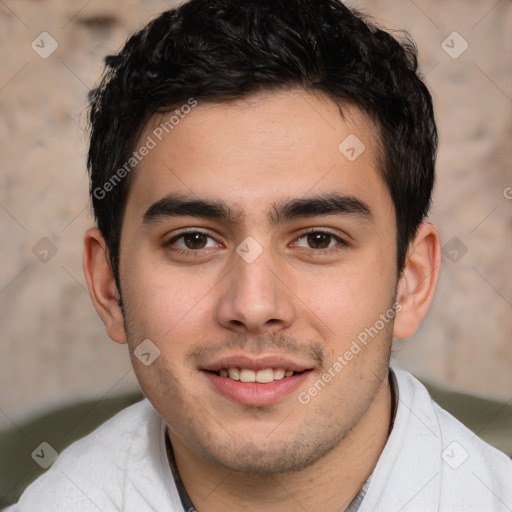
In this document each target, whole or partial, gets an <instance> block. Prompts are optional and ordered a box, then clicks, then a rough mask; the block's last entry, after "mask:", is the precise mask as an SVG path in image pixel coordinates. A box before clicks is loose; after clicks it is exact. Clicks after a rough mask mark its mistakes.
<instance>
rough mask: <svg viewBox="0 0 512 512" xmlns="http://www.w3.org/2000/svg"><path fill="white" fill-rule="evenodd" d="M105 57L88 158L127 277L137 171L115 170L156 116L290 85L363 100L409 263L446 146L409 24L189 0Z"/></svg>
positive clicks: (115, 265) (101, 211)
mask: <svg viewBox="0 0 512 512" xmlns="http://www.w3.org/2000/svg"><path fill="white" fill-rule="evenodd" d="M105 61H106V66H105V73H104V75H103V78H102V81H101V83H100V84H99V86H98V87H97V88H95V89H94V90H92V91H91V92H90V93H89V101H90V111H89V121H90V132H91V133H90V147H89V154H88V160H87V163H88V169H89V174H90V182H91V184H90V193H91V198H92V204H93V209H94V214H95V218H96V221H97V224H98V228H99V229H100V231H101V233H102V235H103V236H104V238H105V240H106V244H107V247H108V250H109V257H110V262H111V266H112V270H113V273H114V276H115V278H116V282H117V284H118V286H119V247H120V235H121V228H122V222H123V216H124V209H125V203H126V198H127V192H128V190H129V187H130V182H131V179H130V178H131V174H130V175H128V174H127V173H126V172H125V173H122V176H123V177H124V176H125V175H126V177H124V179H122V180H121V179H119V180H117V181H116V182H115V183H112V178H113V177H115V174H116V172H118V171H119V170H120V169H121V168H122V167H123V165H125V167H126V162H127V161H128V160H129V159H130V155H131V154H132V152H133V151H134V147H135V144H136V143H137V140H138V138H139V137H140V134H141V132H142V131H143V129H144V128H145V126H146V125H147V123H148V121H149V119H150V118H151V117H152V116H153V115H154V114H156V113H161V112H170V111H172V110H173V109H175V108H177V107H179V106H181V105H183V104H187V102H190V100H191V98H193V99H194V101H199V102H201V101H202V102H226V101H230V100H235V99H239V98H242V97H246V96H248V95H251V94H254V93H258V92H265V91H269V92H270V91H278V90H286V89H291V88H302V89H303V90H305V91H308V92H314V93H321V94H325V95H327V96H328V97H330V98H331V99H333V100H334V101H336V102H337V103H338V104H339V105H340V106H341V107H342V106H343V104H346V105H349V104H350V105H355V106H357V107H358V108H359V109H361V110H362V111H363V112H364V113H366V114H367V115H368V116H369V118H370V119H371V120H372V121H373V122H374V123H375V125H376V126H377V128H378V131H379V134H380V141H379V142H380V149H381V151H380V153H381V157H380V163H381V165H380V168H379V172H380V174H381V176H382V178H383V179H384V181H385V183H386V185H387V188H388V190H389V192H390V195H391V197H392V200H393V202H394V206H395V211H396V223H397V246H396V253H397V266H398V272H399V273H400V271H401V270H402V267H403V264H404V262H405V257H406V254H407V248H408V245H409V243H410V241H411V240H412V239H413V238H414V236H415V234H416V231H417V229H418V226H419V224H420V223H421V222H422V220H423V219H424V218H425V216H426V215H427V213H428V211H429V208H430V203H431V194H432V188H433V185H434V166H435V155H436V149H437V129H436V125H435V121H434V114H433V108H432V98H431V96H430V93H429V92H428V90H427V88H426V86H425V84H424V83H423V81H422V79H421V77H420V76H419V73H418V64H417V50H416V47H415V45H414V42H413V41H412V40H411V38H410V37H409V36H408V35H407V34H404V35H403V36H402V37H401V41H400V42H399V41H398V40H397V39H395V37H393V36H392V35H391V34H390V33H388V32H386V31H384V30H381V29H380V28H378V27H377V26H376V25H375V24H374V23H373V22H372V21H370V20H369V19H368V18H367V17H365V16H363V15H362V14H360V13H358V12H357V11H355V10H353V9H349V8H348V7H347V6H345V5H344V4H343V3H341V1H338V0H243V1H240V0H190V1H189V2H187V3H185V4H183V5H181V6H180V7H178V8H176V9H171V10H169V11H166V12H164V13H163V14H161V15H160V16H159V17H158V18H156V19H155V20H153V21H152V22H150V23H149V24H148V25H147V26H146V27H145V28H143V29H142V30H140V31H139V32H137V33H136V34H134V35H133V36H132V37H131V38H130V39H129V40H128V41H127V43H126V44H125V46H124V48H123V49H122V50H121V51H120V52H119V53H117V54H116V55H110V56H108V57H107V58H106V59H105ZM340 142H341V141H340ZM119 176H120V174H119V172H118V175H117V177H118V178H119ZM109 180H110V183H111V186H109V187H108V193H105V191H106V190H107V187H105V184H106V183H107V182H109ZM112 185H113V186H112ZM98 191H100V192H98Z"/></svg>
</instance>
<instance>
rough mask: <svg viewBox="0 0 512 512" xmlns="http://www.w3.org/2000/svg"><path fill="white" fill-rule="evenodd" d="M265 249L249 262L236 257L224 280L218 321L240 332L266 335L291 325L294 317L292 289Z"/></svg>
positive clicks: (218, 309)
mask: <svg viewBox="0 0 512 512" xmlns="http://www.w3.org/2000/svg"><path fill="white" fill-rule="evenodd" d="M280 274H281V276H282V272H279V270H278V269H277V267H276V265H275V263H274V262H273V261H272V258H270V257H266V256H265V252H264V253H263V254H261V255H260V256H259V257H258V258H257V259H256V260H255V261H253V262H252V263H248V262H246V261H244V260H243V259H242V258H241V257H239V256H238V255H235V256H234V263H233V268H232V270H231V271H230V272H229V274H228V275H227V276H226V279H224V280H223V283H222V290H221V293H220V295H219V298H218V301H217V306H216V310H215V314H216V316H217V321H218V323H219V324H220V325H221V326H222V327H224V328H226V329H229V330H231V331H233V332H236V333H238V334H253V335H258V334H265V333H268V332H275V331H278V330H282V329H286V328H287V327H289V326H290V325H291V324H292V323H293V320H294V317H295V307H294V301H293V292H292V291H291V290H290V289H289V288H288V286H287V285H286V283H285V282H284V280H283V278H282V277H281V276H280Z"/></svg>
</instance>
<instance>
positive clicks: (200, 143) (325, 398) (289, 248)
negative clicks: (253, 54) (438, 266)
mask: <svg viewBox="0 0 512 512" xmlns="http://www.w3.org/2000/svg"><path fill="white" fill-rule="evenodd" d="M342 112H343V113H342V114H341V113H340V109H339V108H338V106H337V104H335V103H334V102H332V101H331V100H329V99H327V98H325V97H318V96H314V95H310V94H307V93H305V92H293V91H289V92H280V93H268V94H266V95H258V96H254V97H251V98H248V99H244V100H241V101H236V102H232V103H227V104H215V105H213V104H211V105H207V104H204V105H203V104H200V105H198V106H197V107H195V108H194V109H193V110H192V112H190V113H189V114H188V115H187V116H186V117H185V118H183V119H181V120H180V122H179V124H177V125H175V126H174V128H173V130H172V132H170V133H169V135H167V136H166V137H162V140H161V141H159V140H158V138H156V137H155V136H154V133H155V132H154V130H155V129H156V128H158V126H159V125H160V123H161V122H162V121H163V120H165V119H167V118H168V116H163V117H161V118H160V117H155V118H154V119H153V120H152V122H151V123H150V125H149V126H148V127H147V128H146V132H145V133H144V134H142V136H141V139H140V141H142V142H144V141H146V140H147V137H148V136H150V137H152V138H153V139H154V140H155V142H156V146H155V147H154V148H152V149H151V150H150V151H149V153H148V154H147V156H145V157H144V159H143V160H142V161H141V162H140V164H139V166H138V168H137V170H136V171H135V173H134V175H133V181H132V184H131V189H130V193H129V196H128V199H127V204H126V211H125V217H124V221H123V230H122V236H121V250H120V283H121V291H122V296H123V303H124V311H125V329H126V336H127V339H128V343H129V346H130V353H131V354H132V362H133V366H134V369H135V372H136V374H137V377H138V379H139V381H140V384H141V387H142V389H143V391H144V393H145V395H146V396H147V398H148V399H149V400H150V401H151V402H152V404H153V405H154V407H155V408H156V409H157V410H158V412H159V413H160V414H161V415H162V417H163V418H164V419H165V421H166V422H167V424H168V426H169V432H170V435H171V439H172V440H173V443H177V444H179V445H180V446H182V447H183V449H185V450H188V451H189V452H190V453H191V454H193V455H194V456H197V457H200V458H202V459H204V460H206V461H208V462H209V463H212V464H216V465H219V466H222V467H224V468H228V469H231V470H235V471H239V472H245V473H266V474H269V473H279V472H286V471H295V470H298V469H301V468H304V467H306V466H308V465H309V464H311V463H313V462H314V461H316V460H317V459H318V458H320V457H321V456H322V455H324V454H325V453H327V452H328V451H329V450H331V449H332V448H333V447H335V446H336V445H337V444H338V443H339V442H340V441H341V440H342V439H343V438H344V437H345V436H346V434H347V433H348V432H349V431H350V430H351V429H352V428H353V427H354V426H355V425H357V424H358V422H359V420H360V419H361V418H362V417H363V416H364V414H365V413H366V411H367V410H368V409H369V408H370V406H371V405H372V403H373V402H374V400H375V397H376V396H377V393H378V389H379V387H380V386H381V382H382V381H383V379H385V377H386V375H387V372H388V364H389V352H390V346H391V338H392V324H393V320H392V314H390V308H391V307H392V305H393V302H394V297H395V291H396V285H397V282H396V256H395V245H396V233H395V230H396V223H395V213H394V208H393V203H392V200H391V198H390V195H389V193H388V191H387V189H386V186H385V184H384V182H383V180H382V178H381V177H380V176H379V173H378V168H377V166H378V157H377V155H378V151H379V149H378V143H377V140H378V136H377V131H376V129H375V127H374V126H373V125H372V123H371V122H370V121H369V120H368V119H367V118H366V117H365V116H364V115H362V114H361V113H360V112H359V111H358V110H357V109H355V108H349V107H343V108H342ZM157 133H159V132H157ZM354 135H355V136H357V138H358V139H359V141H360V142H357V139H355V138H354ZM348 136H350V137H351V138H349V139H348V143H347V142H346V143H344V144H342V145H341V146H340V143H341V142H342V141H344V140H345V139H346V138H347V137H348ZM354 141H355V142H354ZM142 142H141V143H142ZM361 142H362V143H363V144H364V146H365V148H364V151H363V152H362V153H361V154H359V156H357V155H358V153H359V152H360V150H361V149H362V148H363V146H362V145H361ZM340 147H341V150H340ZM351 148H353V149H354V151H352V150H351ZM354 156H357V158H354ZM348 157H349V158H348ZM384 319H385V321H384ZM369 332H371V335H368V333H369ZM362 333H366V343H363V342H362V341H361V340H362V339H364V334H362ZM358 337H359V338H358ZM146 339H149V340H151V344H150V345H146V347H150V349H149V350H148V352H149V353H150V354H152V355H157V354H158V353H159V355H158V357H156V359H154V361H152V362H151V364H148V365H147V366H146V365H145V364H142V363H141V361H139V359H138V358H137V357H135V356H134V355H133V353H134V351H135V350H136V349H137V347H138V346H139V344H140V343H141V342H142V341H143V340H146ZM354 342H356V344H357V346H358V347H359V350H358V349H357V348H355V345H354ZM146 343H148V342H146ZM348 353H351V354H352V357H350V355H349V354H348ZM146 357H147V356H146ZM150 358H151V359H152V357H150ZM329 375H330V378H329ZM326 376H327V377H326ZM319 380H320V381H321V382H320V384H319ZM315 390H316V391H315Z"/></svg>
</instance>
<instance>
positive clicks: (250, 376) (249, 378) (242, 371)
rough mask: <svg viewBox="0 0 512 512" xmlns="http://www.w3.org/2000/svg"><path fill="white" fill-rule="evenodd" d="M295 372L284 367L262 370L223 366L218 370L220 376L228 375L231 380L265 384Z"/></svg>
mask: <svg viewBox="0 0 512 512" xmlns="http://www.w3.org/2000/svg"><path fill="white" fill-rule="evenodd" d="M294 373H295V372H294V371H293V370H286V371H285V369H284V368H265V369H263V370H258V371H254V370H249V369H248V368H228V369H225V368H223V369H222V370H219V375H220V376H221V377H228V378H230V379H231V380H239V381H241V382H259V383H260V384H267V383H268V382H273V381H274V380H281V379H284V378H285V377H291V376H292V375H293V374H294Z"/></svg>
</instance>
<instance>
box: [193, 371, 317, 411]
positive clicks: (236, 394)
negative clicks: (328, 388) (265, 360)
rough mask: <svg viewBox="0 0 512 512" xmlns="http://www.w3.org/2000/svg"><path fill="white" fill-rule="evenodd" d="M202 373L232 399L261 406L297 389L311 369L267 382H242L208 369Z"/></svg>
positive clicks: (276, 400)
mask: <svg viewBox="0 0 512 512" xmlns="http://www.w3.org/2000/svg"><path fill="white" fill-rule="evenodd" d="M202 373H203V374H204V375H205V376H206V378H207V379H208V380H209V381H210V383H211V384H212V385H213V387H214V388H215V389H216V390H217V391H219V392H220V393H221V394H223V395H225V396H227V397H228V398H230V399H231V400H233V401H235V402H237V403H239V404H243V405H252V406H254V407H261V406H263V405H272V404H275V403H277V402H279V401H280V400H282V399H283V398H285V397H287V396H289V395H290V394H291V393H293V392H294V391H297V389H298V388H299V387H300V386H301V385H304V382H305V380H306V379H307V378H308V377H309V374H310V373H311V371H310V370H307V371H305V372H302V373H297V374H295V375H292V376H291V377H284V378H283V379H280V380H274V381H272V382H268V383H266V384H260V383H258V382H240V381H238V380H232V379H229V378H227V377H220V376H219V375H217V374H215V373H210V372H206V371H203V372H202Z"/></svg>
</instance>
